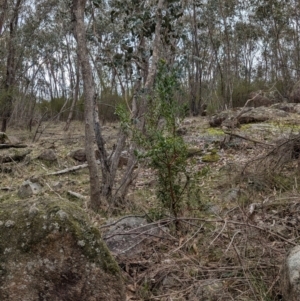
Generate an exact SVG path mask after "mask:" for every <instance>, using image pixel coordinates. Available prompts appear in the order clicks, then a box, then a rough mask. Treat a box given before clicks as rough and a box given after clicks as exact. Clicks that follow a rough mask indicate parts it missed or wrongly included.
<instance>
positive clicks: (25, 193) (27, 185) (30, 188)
mask: <svg viewBox="0 0 300 301" xmlns="http://www.w3.org/2000/svg"><path fill="white" fill-rule="evenodd" d="M41 190H42V185H41V184H40V183H39V182H38V181H31V180H26V181H24V182H23V184H22V185H21V186H20V188H19V190H18V196H19V197H20V198H21V199H25V198H28V197H30V196H32V195H34V194H38V193H39V192H40V191H41Z"/></svg>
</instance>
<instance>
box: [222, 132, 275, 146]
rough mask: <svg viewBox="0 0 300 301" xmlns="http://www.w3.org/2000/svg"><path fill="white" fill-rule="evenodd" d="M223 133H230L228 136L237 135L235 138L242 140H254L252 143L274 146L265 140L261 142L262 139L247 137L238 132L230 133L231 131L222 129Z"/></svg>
mask: <svg viewBox="0 0 300 301" xmlns="http://www.w3.org/2000/svg"><path fill="white" fill-rule="evenodd" d="M224 134H227V135H230V136H233V137H237V138H240V139H243V140H247V141H251V142H254V143H258V144H263V145H267V146H272V147H274V146H275V145H274V144H269V143H266V142H263V141H259V140H255V139H252V138H248V137H244V136H241V135H239V134H236V133H232V132H227V131H224Z"/></svg>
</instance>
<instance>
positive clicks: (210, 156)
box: [202, 152, 220, 162]
mask: <svg viewBox="0 0 300 301" xmlns="http://www.w3.org/2000/svg"><path fill="white" fill-rule="evenodd" d="M219 160H220V156H219V155H218V154H217V153H215V152H211V153H210V154H207V155H204V156H203V157H202V161H203V162H217V161H219Z"/></svg>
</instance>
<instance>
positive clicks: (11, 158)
mask: <svg viewBox="0 0 300 301" xmlns="http://www.w3.org/2000/svg"><path fill="white" fill-rule="evenodd" d="M30 153H31V150H30V149H29V150H26V151H24V152H23V153H22V154H12V155H9V156H0V163H9V162H17V161H22V160H23V159H24V158H25V157H26V156H27V155H28V154H30Z"/></svg>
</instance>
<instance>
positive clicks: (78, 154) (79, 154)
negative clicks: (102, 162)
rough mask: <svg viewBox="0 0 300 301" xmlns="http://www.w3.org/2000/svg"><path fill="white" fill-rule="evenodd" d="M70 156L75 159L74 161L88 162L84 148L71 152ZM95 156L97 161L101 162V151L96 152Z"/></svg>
mask: <svg viewBox="0 0 300 301" xmlns="http://www.w3.org/2000/svg"><path fill="white" fill-rule="evenodd" d="M69 156H70V157H71V158H73V159H74V160H76V161H78V162H82V163H83V162H85V161H86V154H85V150H84V149H83V148H80V149H77V150H75V151H73V152H71V153H70V154H69ZM95 156H96V159H97V160H99V159H100V153H99V150H95Z"/></svg>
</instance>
